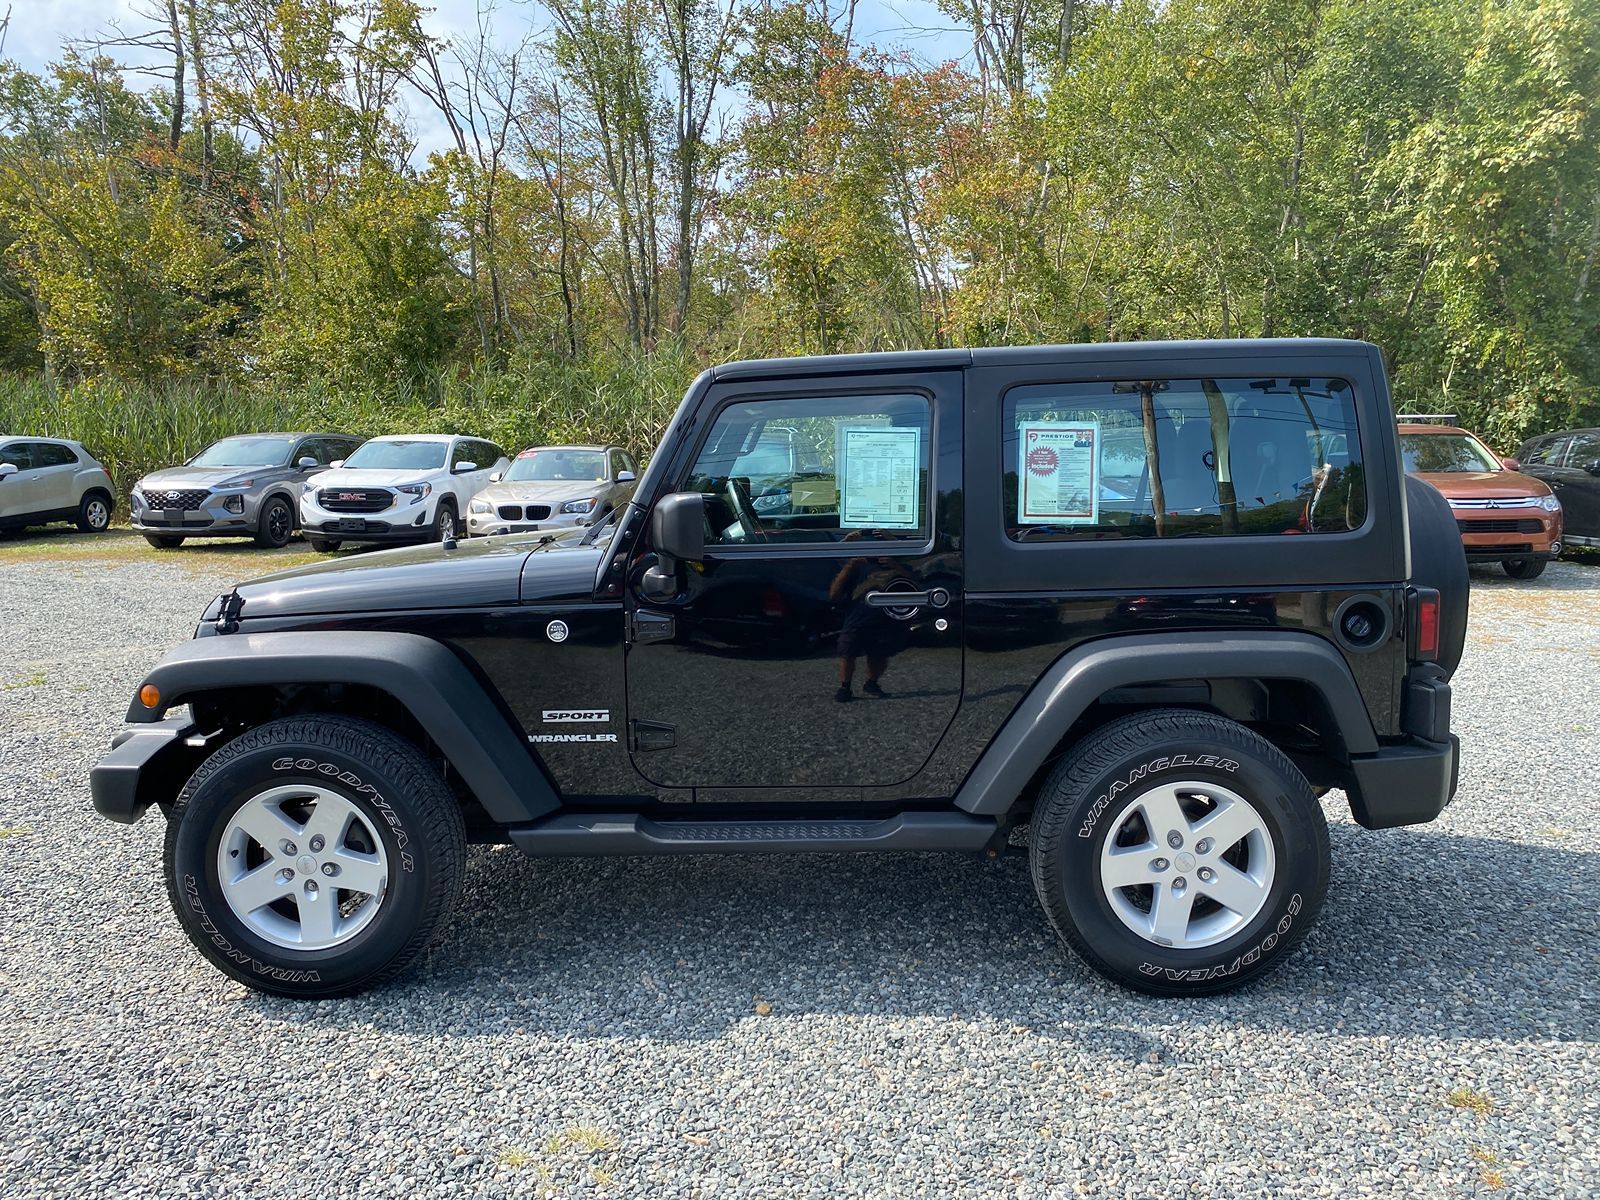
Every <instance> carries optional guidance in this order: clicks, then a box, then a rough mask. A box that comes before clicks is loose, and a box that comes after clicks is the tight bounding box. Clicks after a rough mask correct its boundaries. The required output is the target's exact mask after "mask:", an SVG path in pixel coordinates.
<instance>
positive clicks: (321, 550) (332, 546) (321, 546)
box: [306, 536, 344, 554]
mask: <svg viewBox="0 0 1600 1200" xmlns="http://www.w3.org/2000/svg"><path fill="white" fill-rule="evenodd" d="M306 545H308V546H310V547H311V548H312V549H313V550H315V551H316V552H317V553H318V554H332V553H333V552H334V551H335V550H337V549H338V548H339V547H340V546H342V545H344V543H343V542H341V541H340V540H339V539H338V538H319V537H310V536H307V537H306Z"/></svg>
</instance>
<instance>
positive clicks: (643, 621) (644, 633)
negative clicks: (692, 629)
mask: <svg viewBox="0 0 1600 1200" xmlns="http://www.w3.org/2000/svg"><path fill="white" fill-rule="evenodd" d="M676 632H677V623H676V622H674V621H673V619H672V618H671V617H669V616H667V614H666V613H658V612H651V611H650V610H649V609H647V608H641V609H637V610H636V611H635V612H634V613H633V614H632V615H631V616H630V617H629V618H628V640H629V641H630V642H665V641H668V640H670V639H671V638H672V635H673V634H674V633H676Z"/></svg>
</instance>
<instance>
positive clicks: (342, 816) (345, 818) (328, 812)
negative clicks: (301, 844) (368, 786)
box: [302, 792, 356, 854]
mask: <svg viewBox="0 0 1600 1200" xmlns="http://www.w3.org/2000/svg"><path fill="white" fill-rule="evenodd" d="M355 817H356V810H355V809H354V808H353V807H352V806H351V804H350V802H349V801H348V800H346V799H344V798H343V797H341V796H335V795H332V794H331V793H328V792H324V793H323V794H322V795H320V796H318V797H317V804H316V807H315V808H313V809H312V810H311V815H310V816H309V817H307V818H306V825H305V830H304V832H303V835H302V836H303V839H304V840H305V842H306V843H307V845H310V843H311V842H312V839H314V838H318V837H320V838H322V844H323V847H324V848H325V849H326V852H327V853H329V854H331V853H333V852H334V851H336V850H337V849H338V848H339V847H340V846H342V845H344V837H345V833H346V832H347V831H348V830H349V828H350V822H351V821H353V820H354V819H355Z"/></svg>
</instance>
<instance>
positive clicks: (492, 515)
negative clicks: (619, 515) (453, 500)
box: [467, 510, 593, 537]
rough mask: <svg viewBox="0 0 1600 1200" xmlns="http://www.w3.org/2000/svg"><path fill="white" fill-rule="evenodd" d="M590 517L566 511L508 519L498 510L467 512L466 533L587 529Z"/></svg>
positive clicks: (482, 534)
mask: <svg viewBox="0 0 1600 1200" xmlns="http://www.w3.org/2000/svg"><path fill="white" fill-rule="evenodd" d="M592 518H593V514H592V513H567V514H566V515H564V516H562V515H552V516H548V517H545V518H544V519H543V520H540V521H508V520H506V519H505V518H503V517H501V516H500V514H499V512H498V510H497V511H495V512H486V513H475V512H469V513H468V514H467V533H468V534H470V535H471V536H472V537H488V536H490V535H491V534H501V533H538V532H539V531H540V530H541V529H548V530H556V531H560V530H569V529H587V528H588V527H589V522H590V520H591V519H592Z"/></svg>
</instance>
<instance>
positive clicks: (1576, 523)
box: [1544, 433, 1600, 541]
mask: <svg viewBox="0 0 1600 1200" xmlns="http://www.w3.org/2000/svg"><path fill="white" fill-rule="evenodd" d="M1544 478H1545V479H1546V481H1547V482H1548V483H1549V484H1550V486H1551V488H1552V489H1554V491H1555V494H1556V495H1557V496H1559V497H1560V498H1561V507H1562V508H1563V509H1564V510H1565V520H1564V521H1563V527H1564V529H1565V531H1566V533H1567V534H1568V535H1569V536H1570V535H1574V534H1575V535H1577V536H1578V537H1582V538H1586V539H1589V540H1590V541H1593V540H1595V539H1597V538H1600V433H1575V434H1573V435H1572V444H1571V445H1570V446H1569V447H1568V448H1567V453H1566V457H1565V458H1564V460H1563V463H1562V466H1561V468H1560V469H1559V470H1558V471H1556V472H1555V473H1554V474H1553V475H1550V476H1545V477H1544Z"/></svg>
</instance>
